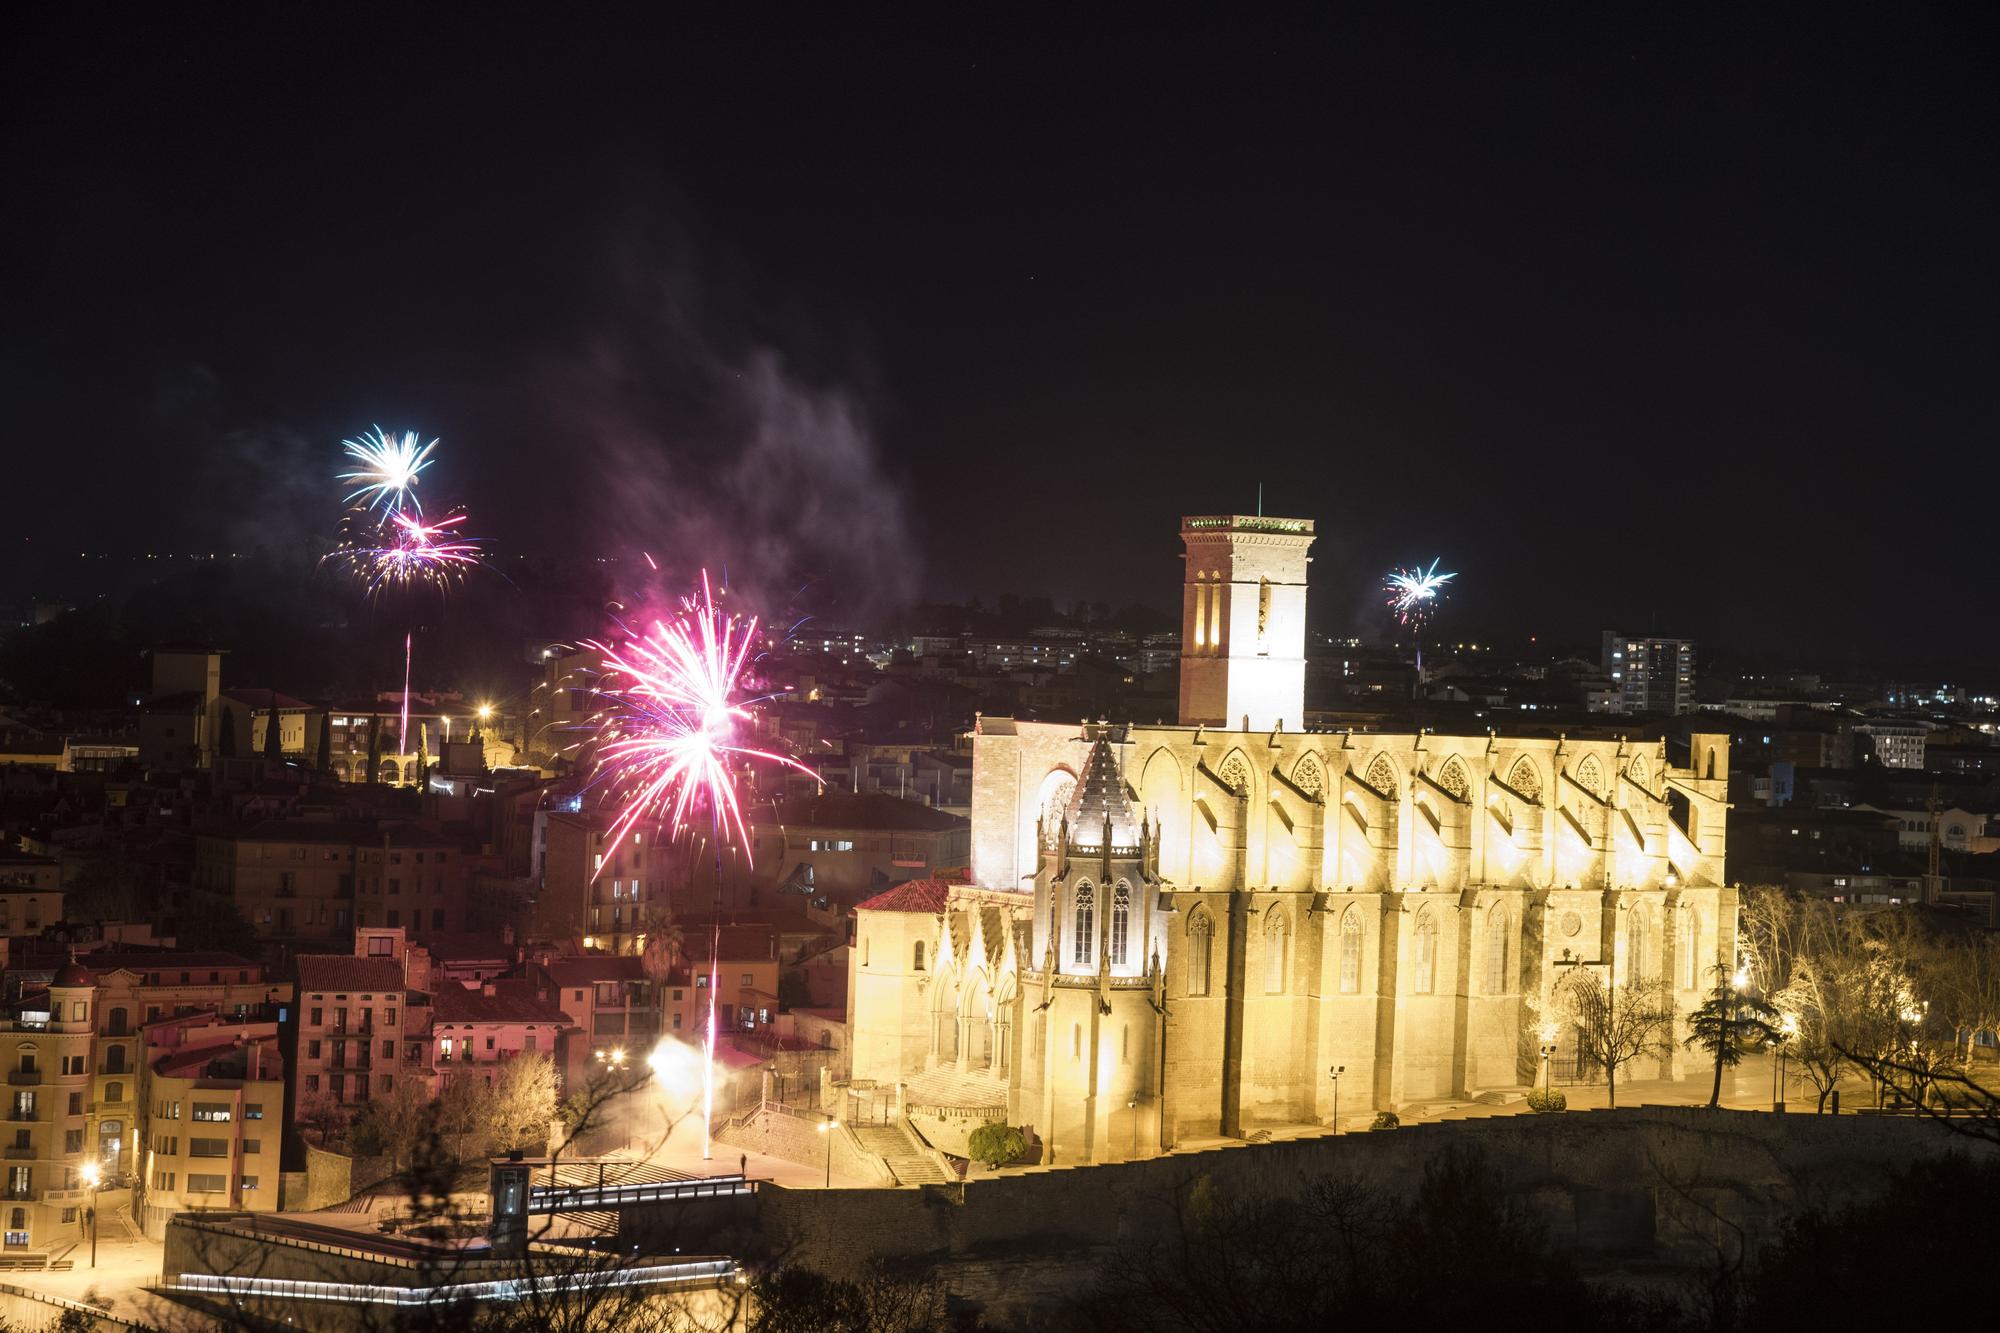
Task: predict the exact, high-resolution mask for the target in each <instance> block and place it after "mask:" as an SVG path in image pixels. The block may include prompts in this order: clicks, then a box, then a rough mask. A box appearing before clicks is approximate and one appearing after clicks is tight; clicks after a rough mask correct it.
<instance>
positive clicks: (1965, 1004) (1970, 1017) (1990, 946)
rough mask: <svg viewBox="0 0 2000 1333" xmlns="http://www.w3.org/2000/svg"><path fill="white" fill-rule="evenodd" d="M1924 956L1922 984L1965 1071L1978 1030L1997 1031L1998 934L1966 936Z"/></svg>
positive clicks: (1999, 997) (1999, 987)
mask: <svg viewBox="0 0 2000 1333" xmlns="http://www.w3.org/2000/svg"><path fill="white" fill-rule="evenodd" d="M1927 961H1928V963H1929V966H1928V967H1926V968H1925V969H1924V971H1925V972H1926V973H1927V980H1928V983H1929V984H1928V985H1927V986H1926V988H1925V989H1926V990H1927V991H1928V992H1929V995H1930V999H1931V1002H1932V1005H1933V1008H1934V1009H1935V1010H1936V1012H1937V1015H1938V1017H1939V1018H1940V1019H1941V1020H1942V1021H1944V1022H1945V1023H1947V1024H1949V1025H1950V1028H1951V1033H1952V1045H1953V1049H1954V1050H1955V1051H1957V1052H1958V1059H1959V1062H1960V1063H1961V1064H1962V1065H1964V1066H1965V1067H1966V1068H1967V1069H1968V1070H1969V1069H1970V1068H1971V1066H1972V1056H1973V1052H1974V1051H1975V1050H1976V1049H1977V1047H1978V1039H1979V1034H1980V1033H1982V1032H1994V1031H2000V938H1996V937H1994V936H1992V935H1988V934H1985V933H1983V932H1982V933H1980V934H1976V935H1967V936H1964V937H1962V938H1960V939H1957V940H1954V941H1952V942H1950V943H1949V944H1945V945H1939V946H1936V947H1934V948H1933V949H1932V950H1931V953H1930V957H1929V959H1928V960H1927ZM1961 1043H1962V1045H1961Z"/></svg>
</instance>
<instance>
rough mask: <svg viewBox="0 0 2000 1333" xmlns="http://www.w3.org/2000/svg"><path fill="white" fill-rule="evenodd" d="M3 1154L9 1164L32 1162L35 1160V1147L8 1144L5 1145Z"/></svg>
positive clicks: (31, 1145)
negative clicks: (4, 1153)
mask: <svg viewBox="0 0 2000 1333" xmlns="http://www.w3.org/2000/svg"><path fill="white" fill-rule="evenodd" d="M5 1152H6V1158H7V1160H8V1161H10V1162H32V1161H34V1160H35V1147H34V1145H33V1144H16V1143H10V1144H8V1145H7V1148H6V1150H5Z"/></svg>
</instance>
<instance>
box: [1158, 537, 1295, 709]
mask: <svg viewBox="0 0 2000 1333" xmlns="http://www.w3.org/2000/svg"><path fill="white" fill-rule="evenodd" d="M1181 542H1182V543H1183V544H1184V545H1185V546H1186V547H1187V554H1186V556H1185V557H1184V558H1185V559H1186V561H1187V576H1186V579H1185V585H1186V591H1185V595H1184V596H1183V599H1182V602H1183V604H1182V609H1181V713H1180V719H1181V725H1182V726H1184V727H1188V726H1196V725H1201V726H1208V727H1221V728H1223V729H1225V730H1231V731H1233V730H1239V729H1247V730H1250V731H1264V730H1268V729H1269V728H1271V727H1274V726H1276V725H1277V724H1278V723H1280V722H1282V723H1284V724H1285V725H1286V726H1288V727H1293V728H1303V727H1304V725H1305V702H1306V567H1307V566H1308V565H1310V564H1311V563H1312V557H1311V556H1309V555H1307V554H1306V552H1307V551H1308V550H1309V549H1310V548H1311V546H1312V544H1313V521H1312V520H1311V519H1309V518H1266V517H1264V516H1263V515H1261V514H1259V515H1246V514H1222V515H1213V516H1208V517H1197V518H1184V519H1182V520H1181Z"/></svg>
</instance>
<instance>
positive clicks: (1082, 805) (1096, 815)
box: [1066, 734, 1139, 847]
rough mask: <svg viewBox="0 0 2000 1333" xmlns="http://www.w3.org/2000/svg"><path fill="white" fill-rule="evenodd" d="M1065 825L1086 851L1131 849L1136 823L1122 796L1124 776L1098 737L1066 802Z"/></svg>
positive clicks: (1134, 843)
mask: <svg viewBox="0 0 2000 1333" xmlns="http://www.w3.org/2000/svg"><path fill="white" fill-rule="evenodd" d="M1066 819H1067V822H1068V824H1069V826H1070V828H1071V829H1073V830H1074V831H1075V837H1076V840H1077V842H1078V843H1079V844H1080V845H1082V846H1086V847H1107V846H1109V847H1135V846H1137V845H1138V842H1139V820H1138V817H1137V816H1136V815H1134V814H1133V813H1132V803H1131V801H1130V800H1129V799H1127V797H1126V795H1125V775H1124V773H1123V772H1122V771H1121V770H1120V768H1119V765H1118V756H1117V755H1115V754H1113V753H1112V752H1111V743H1110V742H1109V741H1107V740H1106V739H1105V738H1104V737H1103V735H1102V734H1100V735H1099V736H1098V738H1097V740H1096V742H1095V743H1093V744H1092V745H1091V747H1090V758H1089V759H1088V760H1086V761H1085V763H1084V766H1083V776H1082V778H1080V779H1078V781H1077V784H1076V791H1075V792H1074V793H1072V794H1071V796H1070V798H1069V810H1068V812H1067V815H1066Z"/></svg>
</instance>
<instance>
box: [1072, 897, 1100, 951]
mask: <svg viewBox="0 0 2000 1333" xmlns="http://www.w3.org/2000/svg"><path fill="white" fill-rule="evenodd" d="M1096 939H1097V896H1096V894H1094V893H1092V892H1091V888H1090V885H1088V884H1079V885H1077V886H1076V939H1075V940H1074V941H1073V942H1072V943H1071V946H1070V948H1071V953H1070V961H1071V962H1072V963H1074V964H1076V965H1077V966H1078V967H1089V966H1090V960H1091V956H1092V952H1093V949H1094V945H1095V941H1096Z"/></svg>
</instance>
